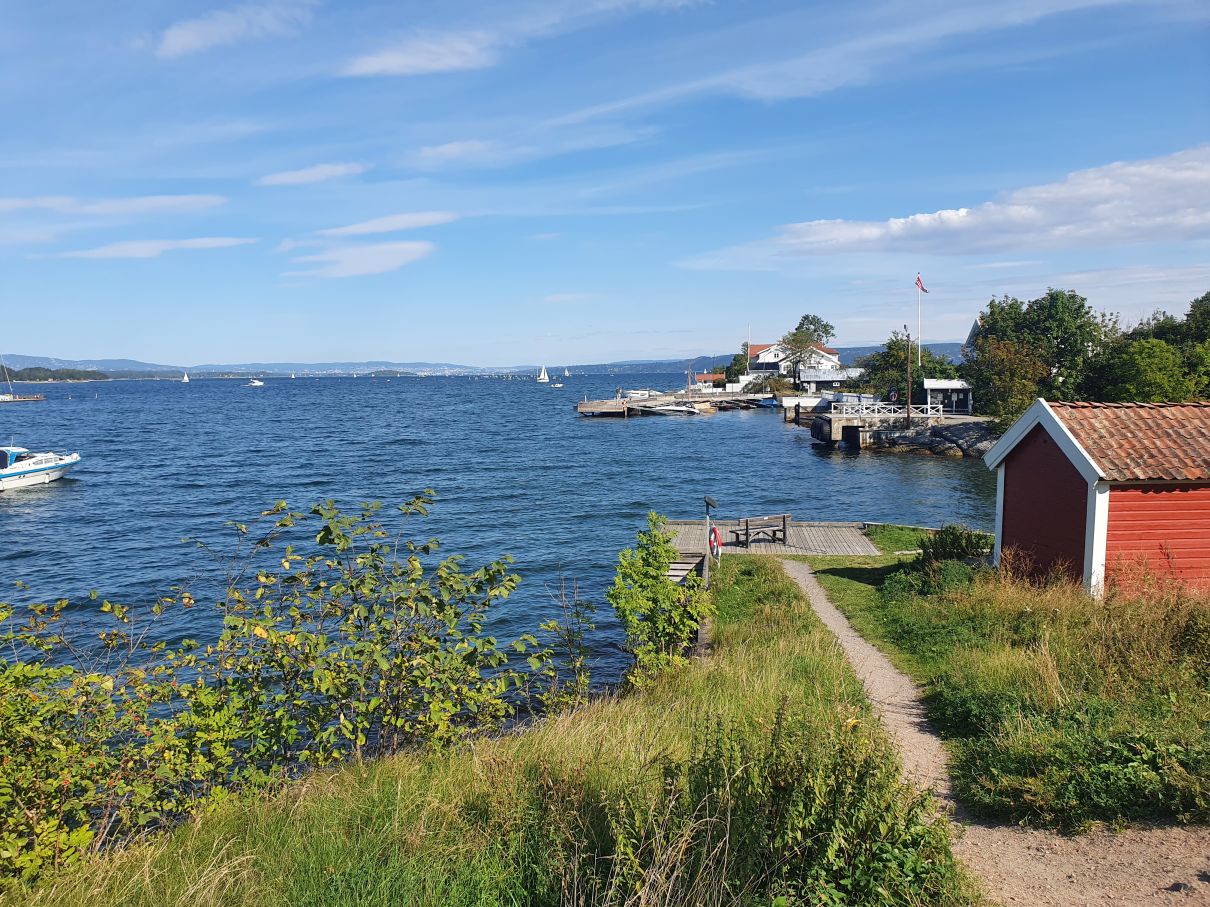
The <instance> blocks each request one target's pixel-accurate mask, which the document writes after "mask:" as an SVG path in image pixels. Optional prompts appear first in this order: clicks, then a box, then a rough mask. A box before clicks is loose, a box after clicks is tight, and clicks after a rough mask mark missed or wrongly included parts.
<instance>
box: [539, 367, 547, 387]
mask: <svg viewBox="0 0 1210 907" xmlns="http://www.w3.org/2000/svg"><path fill="white" fill-rule="evenodd" d="M538 383H539V384H550V375H548V374H546V366H545V365H544V366H542V371H540V372H538Z"/></svg>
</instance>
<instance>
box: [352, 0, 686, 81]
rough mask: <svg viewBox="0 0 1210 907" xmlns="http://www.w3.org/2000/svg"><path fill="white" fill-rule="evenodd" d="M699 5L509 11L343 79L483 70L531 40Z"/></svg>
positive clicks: (669, 2)
mask: <svg viewBox="0 0 1210 907" xmlns="http://www.w3.org/2000/svg"><path fill="white" fill-rule="evenodd" d="M701 5H703V4H702V3H701V2H698V0H589V2H581V3H562V4H550V5H546V6H544V7H537V8H532V9H530V10H529V11H528V13H527V14H518V13H517V12H516V11H514V10H512V9H511V8H509V18H508V19H507V20H506V21H502V22H499V23H498V24H495V25H493V26H490V27H488V28H478V29H466V30H460V31H443V32H441V31H421V32H414V33H413V34H410V35H408V36H407V37H405V38H403V39H401V40H399V41H398V42H396V43H394V44H390V45H387V46H384V47H383V48H382V49H380V50H377V51H374V52H372V53H368V54H364V55H362V56H359V57H356V58H354V59H353V60H351V61H350V62H349V63H348V64H347V65H346V66H345V67H344V69H343V70H342V74H343V75H346V76H418V75H428V74H431V73H440V72H465V71H468V70H475V69H487V68H488V67H491V66H495V65H496V64H497V63H498V62H499V61H500V58H501V55H502V53H503V51H504V50H505V49H506V48H508V47H510V46H516V45H519V44H523V43H525V42H526V41H530V40H533V39H535V38H544V37H552V36H554V35H558V34H563V33H566V32H569V31H574V30H576V29H579V28H584V27H586V26H589V25H592V24H594V23H597V22H600V21H607V20H609V19H610V18H613V17H616V16H618V15H621V14H625V13H628V12H648V11H652V10H675V9H684V8H687V7H693V6H701ZM503 8H505V7H502V9H503Z"/></svg>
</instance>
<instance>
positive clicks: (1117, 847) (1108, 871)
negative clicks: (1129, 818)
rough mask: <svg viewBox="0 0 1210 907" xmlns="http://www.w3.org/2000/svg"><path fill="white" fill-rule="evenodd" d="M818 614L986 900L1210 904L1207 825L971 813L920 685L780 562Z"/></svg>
mask: <svg viewBox="0 0 1210 907" xmlns="http://www.w3.org/2000/svg"><path fill="white" fill-rule="evenodd" d="M782 564H783V565H784V566H785V569H786V573H787V574H788V575H789V576H790V577H791V578H792V579H793V580H794V581H795V582H797V583H798V585H799V586H800V587H801V588H802V590H803V592H805V593H806V595H807V597H808V598H809V600H810V602H811V607H812V608H814V609H815V612H816V614H818V615H819V617H820V619H821V620H822V621H823V622H824V623H825V624H826V625H827V627H828V629H830V630H831V631H832V632H833V633H835V634H836V638H837V640H839V642H840V645H841V647H842V648H843V649H844V651H845V654H846V655H847V656H848V658H849V661H850V662H851V663H852V665H853V668H854V670H855V671H856V672H857V676H858V677H860V678H861V682H862V683H863V684H864V685H865V689H866V695H867V696H868V697H869V699H870V701H871V702H872V703H873V705H874V709H875V710H876V711H877V712H878V714H879V715H880V716H881V718H882V721H883V724H884V725H885V726H886V728H887V730H889V731H890V733H891V735H892V737H893V738H894V740H895V742H896V744H897V745H898V747H899V751H900V753H901V755H902V758H903V765H904V774H905V776H906V777H907V778H908V779H909V780H910V781H912V782H913V783H915V784H918V785H920V786H922V787H927V788H930V789H931V790H932V791H933V793H934V794H935V795H936V796H937V797H938V798H939V799H940V800H942V801H943V802H946V803H948V804H949V805H950V806H951V808H952V810H953V819H952V824H953V826H954V832H955V834H954V838H955V842H954V853H955V854H956V855H957V856H958V857H959V858H960V859H961V860H962V861H963V863H965V864H966V866H967V867H968V868H969V869H970V870H971V872H973V873H974V874H975V875H976V876H977V877H978V878H979V879H980V881H982V883H983V885H984V887H985V889H986V892H987V894H988V896H989V897H990V899H991V900H992V901H993V902H995V903H999V904H1003V905H1012V907H1017V905H1022V907H1035V905H1036V907H1060V905H1061V907H1069V905H1070V907H1083V905H1089V907H1092V905H1103V904H1111V905H1126V904H1140V905H1142V904H1146V905H1167V904H1176V905H1181V907H1192V905H1195V904H1198V905H1200V904H1207V905H1210V829H1207V828H1159V827H1157V828H1147V827H1144V828H1131V829H1130V830H1128V831H1125V832H1121V833H1119V834H1114V833H1111V832H1108V831H1098V832H1093V833H1091V834H1086V835H1080V836H1078V837H1064V836H1062V835H1059V834H1055V833H1054V832H1050V831H1045V830H1038V829H1024V828H1020V827H1018V826H1016V825H995V824H991V823H987V822H982V821H978V820H974V819H972V818H971V817H970V816H969V815H967V814H965V812H964V811H963V810H962V809H961V808H960V807H959V806H958V805H957V804H956V803H955V802H954V800H953V793H952V791H951V789H950V783H949V775H948V772H947V768H946V753H945V749H944V747H942V745H941V739H940V737H938V736H937V734H936V732H935V731H934V730H933V729H932V727H931V726H930V725H929V722H928V719H927V718H926V717H925V714H924V707H923V705H922V704H921V701H920V689H919V688H918V687H917V686H916V684H915V683H914V682H913V681H912V680H911V678H909V677H908V676H907V675H906V674H904V673H902V672H901V671H898V670H896V669H895V667H894V666H893V665H892V664H891V662H890V661H889V660H888V659H887V657H886V656H885V655H883V654H882V652H880V651H879V650H878V649H877V648H875V647H874V646H872V645H870V643H868V642H866V641H865V639H863V638H862V637H861V636H860V635H859V634H858V633H857V631H855V630H854V629H853V627H852V626H851V625H850V624H849V622H848V620H846V619H845V617H844V615H843V614H841V613H840V612H839V611H838V610H837V609H836V606H835V605H833V604H832V603H831V602H830V601H828V597H827V595H826V594H824V591H823V588H822V587H821V586H820V585H819V582H818V581H817V580H816V579H815V576H814V574H812V573H811V568H810V567H809V566H807V565H806V564H804V563H802V562H800V561H782Z"/></svg>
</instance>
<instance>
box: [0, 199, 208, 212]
mask: <svg viewBox="0 0 1210 907" xmlns="http://www.w3.org/2000/svg"><path fill="white" fill-rule="evenodd" d="M226 201H227V199H225V198H224V197H223V196H221V195H142V196H132V197H130V198H103V199H94V200H92V201H86V200H83V199H78V198H74V197H72V196H70V195H41V196H33V197H30V198H0V212H12V211H53V212H55V213H56V214H82V215H96V216H102V217H104V216H115V217H124V216H131V215H142V214H185V213H190V212H193V211H204V210H205V209H207V208H214V207H216V206H218V205H221V204H223V203H225V202H226Z"/></svg>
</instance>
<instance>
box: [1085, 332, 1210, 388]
mask: <svg viewBox="0 0 1210 907" xmlns="http://www.w3.org/2000/svg"><path fill="white" fill-rule="evenodd" d="M1106 378H1107V384H1106V387H1105V397H1106V399H1108V400H1111V401H1117V402H1131V403H1164V402H1181V401H1183V400H1188V399H1189V398H1190V397H1192V396H1193V395H1194V394H1195V393H1196V391H1197V390H1198V388H1197V386H1196V381H1195V379H1194V378H1193V376H1191V375H1190V374H1188V372H1187V371H1186V369H1185V363H1184V361H1183V360H1182V359H1181V355H1180V353H1179V352H1177V350H1176V349H1174V348H1173V347H1172V346H1171V345H1169V344H1167V343H1165V342H1164V341H1163V340H1157V339H1155V338H1153V337H1149V338H1147V339H1145V340H1136V341H1135V342H1134V343H1131V344H1129V345H1127V346H1126V348H1125V350H1124V351H1123V352H1122V353H1121V355H1119V356H1117V357H1115V358H1114V361H1113V364H1112V366H1111V368H1110V369H1109V373H1108V375H1107V376H1106Z"/></svg>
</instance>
